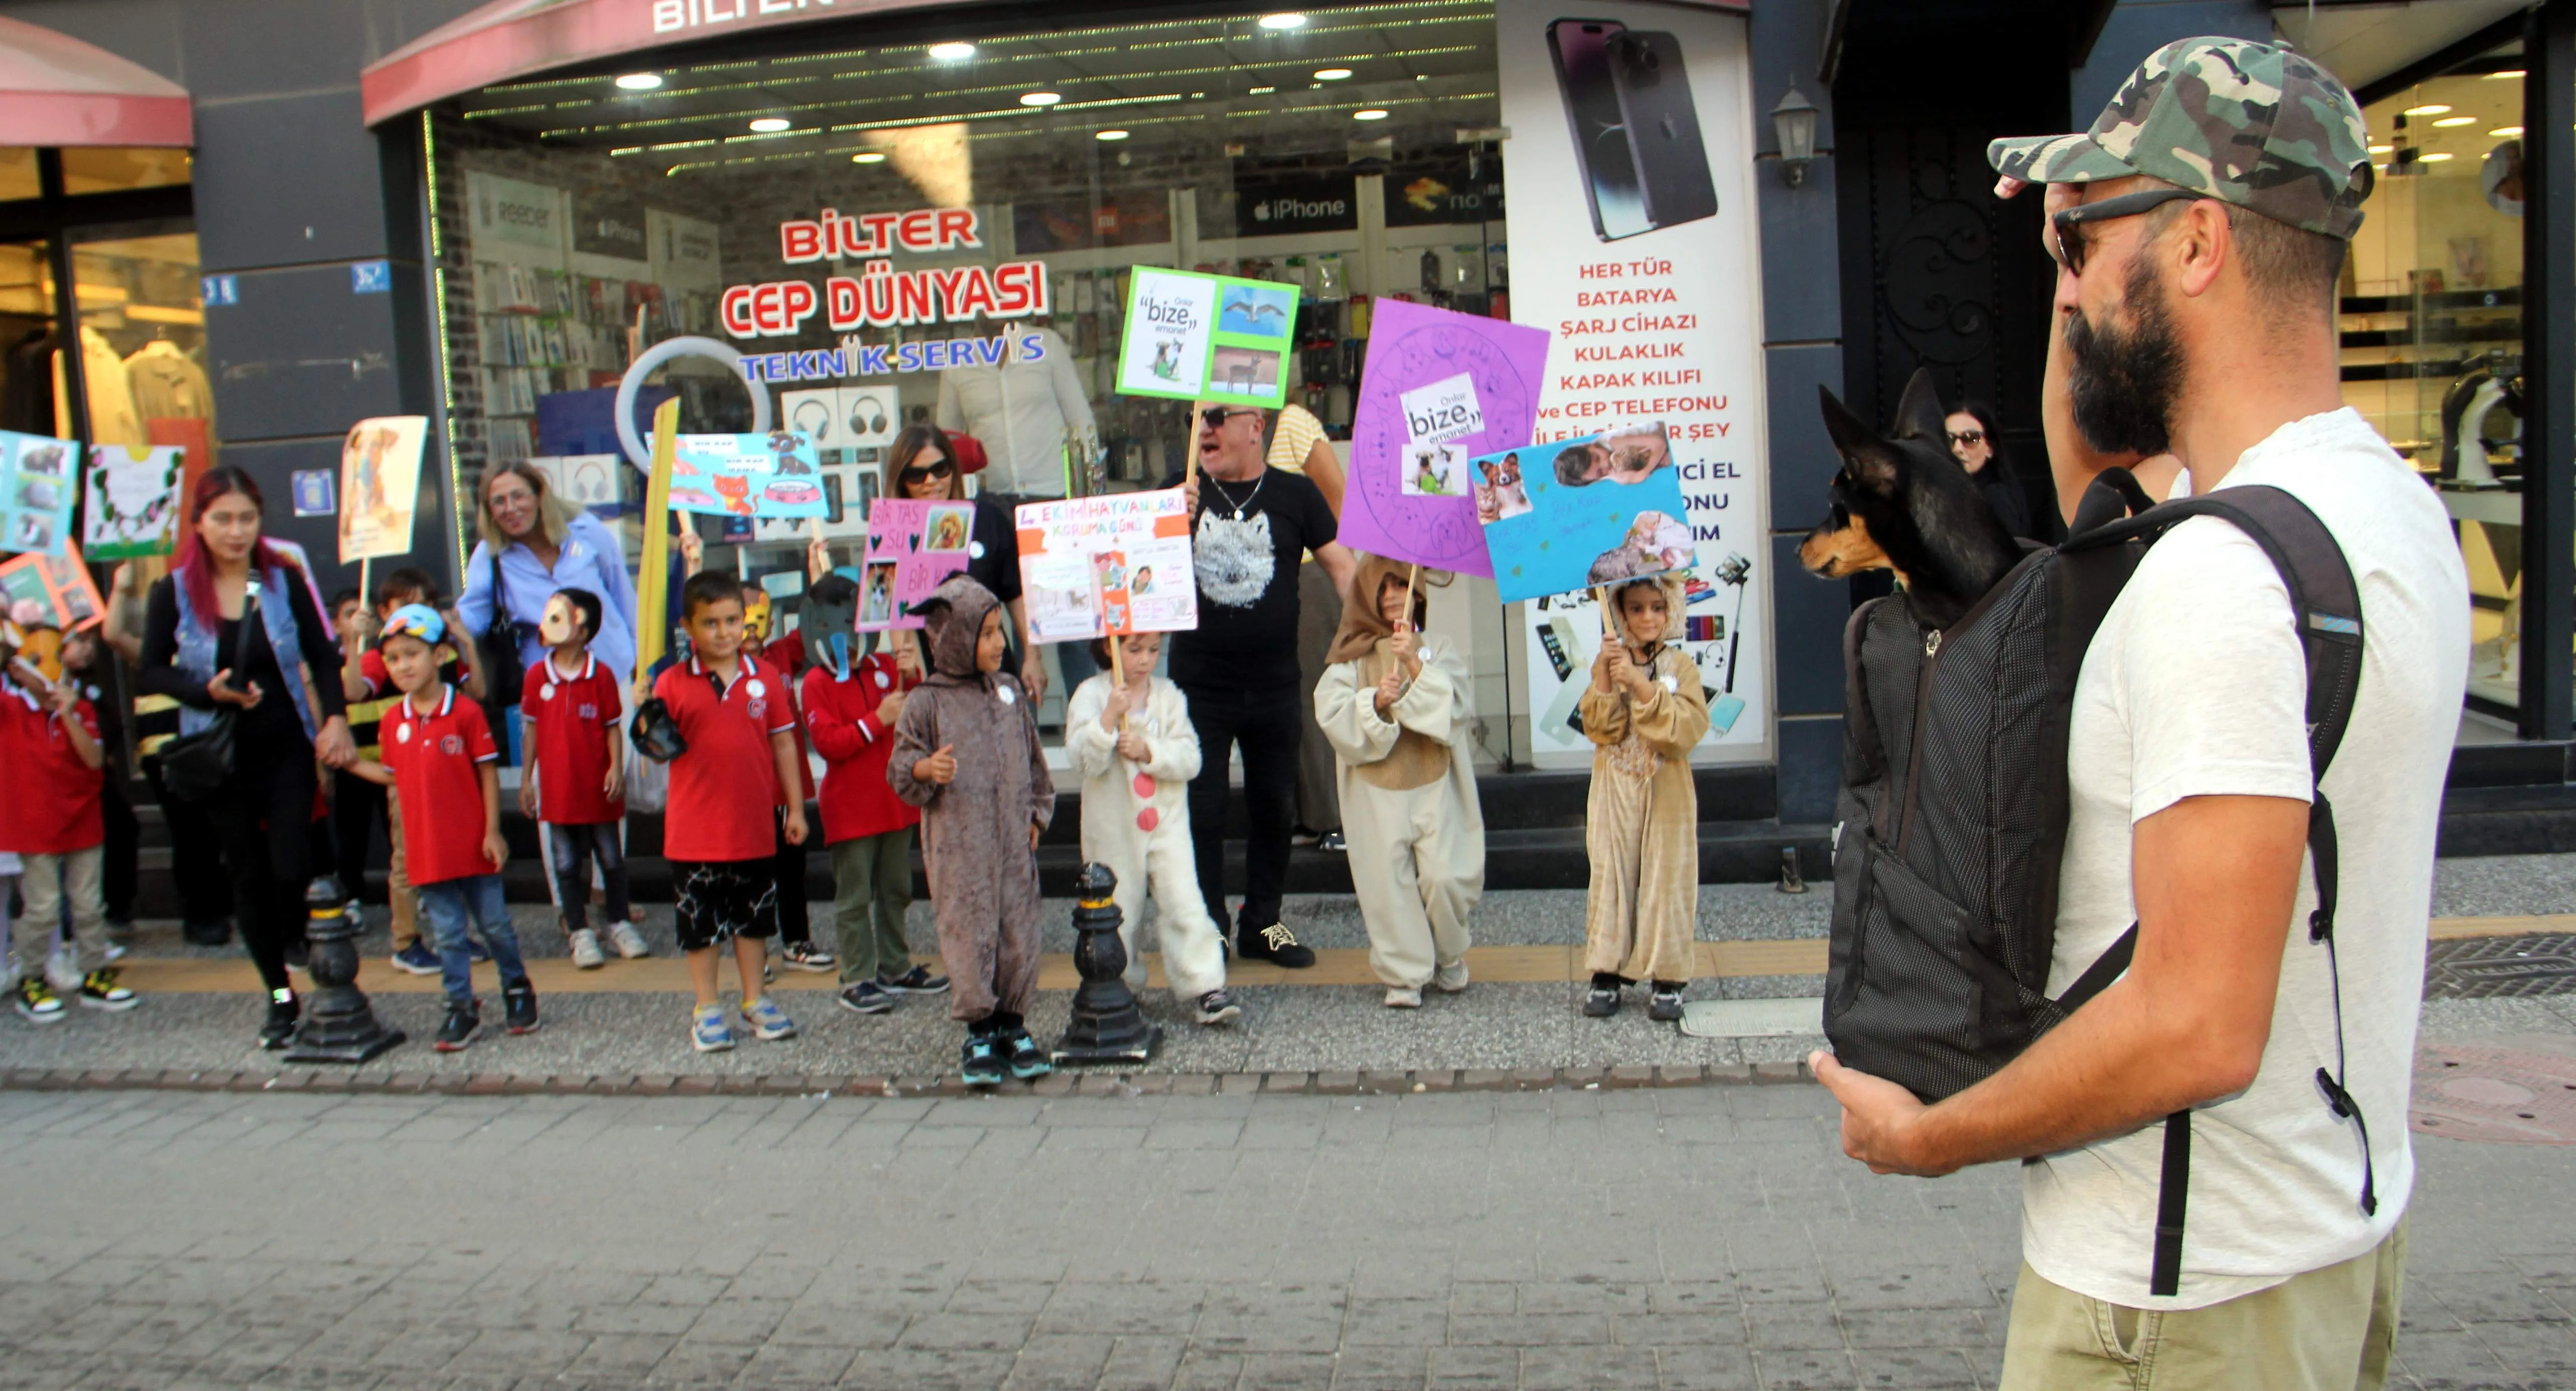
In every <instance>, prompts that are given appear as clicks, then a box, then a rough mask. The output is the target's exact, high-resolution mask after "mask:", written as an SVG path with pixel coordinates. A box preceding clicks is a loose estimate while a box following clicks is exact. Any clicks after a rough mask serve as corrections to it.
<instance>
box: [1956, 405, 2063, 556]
mask: <svg viewBox="0 0 2576 1391" xmlns="http://www.w3.org/2000/svg"><path fill="white" fill-rule="evenodd" d="M1942 423H1943V425H1944V426H1945V427H1946V428H1947V429H1948V431H1949V435H1950V457H1952V458H1954V459H1957V460H1958V461H1959V467H1961V468H1963V469H1966V470H1967V471H1968V476H1969V477H1971V478H1973V479H1975V480H1976V481H1977V490H1978V491H1979V492H1982V493H1984V494H1985V497H1986V505H1987V506H1989V507H1992V508H1994V509H1995V517H1996V519H1997V520H1999V521H2001V522H2002V523H2003V524H2004V530H2006V531H2009V532H2011V533H2012V534H2013V535H2014V536H2016V537H2027V538H2029V539H2031V540H2033V541H2044V540H2047V539H2048V538H2047V537H2045V536H2043V535H2041V534H2040V533H2039V532H2037V531H2034V530H2032V529H2031V525H2030V500H2029V499H2028V498H2026V497H2023V496H2022V489H2021V480H2020V479H2018V478H2016V477H2014V476H2013V471H2012V465H2011V464H2009V463H2006V462H2005V461H2004V443H2003V438H2002V436H2001V435H2000V434H1998V433H1997V432H1996V430H1995V408H1994V407H1992V406H1989V405H1987V404H1986V403H1985V402H1983V401H1961V402H1960V403H1959V404H1957V405H1955V406H1952V407H1951V408H1950V415H1949V418H1948V419H1947V420H1945V421H1943V422H1942Z"/></svg>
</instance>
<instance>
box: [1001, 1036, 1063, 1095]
mask: <svg viewBox="0 0 2576 1391" xmlns="http://www.w3.org/2000/svg"><path fill="white" fill-rule="evenodd" d="M1002 1047H1003V1048H1004V1049H1005V1050H1007V1051H1008V1052H1009V1054H1010V1058H1011V1075H1012V1076H1014V1077H1017V1078H1019V1079H1020V1080H1021V1081H1023V1082H1027V1081H1031V1080H1033V1079H1036V1078H1039V1077H1044V1076H1046V1075H1047V1074H1048V1073H1050V1072H1053V1071H1055V1063H1054V1062H1053V1061H1052V1060H1050V1059H1049V1058H1048V1057H1047V1055H1046V1050H1045V1049H1043V1048H1040V1047H1038V1041H1037V1040H1036V1039H1033V1038H1031V1037H1029V1031H1028V1030H1026V1029H1013V1030H1011V1032H1010V1033H1009V1035H1007V1036H1006V1037H1004V1038H1003V1040H1002Z"/></svg>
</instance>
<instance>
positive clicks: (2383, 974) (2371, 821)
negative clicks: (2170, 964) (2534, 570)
mask: <svg viewBox="0 0 2576 1391" xmlns="http://www.w3.org/2000/svg"><path fill="white" fill-rule="evenodd" d="M2255 483H2268V484H2271V485H2272V486H2274V487H2278V488H2281V489H2284V490H2286V491H2288V492H2290V493H2292V494H2295V495H2296V496H2297V497H2298V499H2299V500H2300V501H2301V502H2304V503H2306V504H2307V505H2308V507H2309V508H2310V510H2312V511H2314V512H2315V513H2316V514H2317V516H2318V518H2319V519H2320V520H2322V521H2323V522H2324V523H2325V525H2326V528H2327V530H2329V531H2331V532H2333V533H2334V537H2335V540H2336V542H2337V543H2338V544H2339V545H2341V546H2342V548H2343V553H2344V558H2345V561H2346V563H2347V564H2349V565H2350V566H2351V567H2352V571H2353V578H2354V580H2355V582H2356V583H2357V584H2358V586H2359V589H2360V593H2361V614H2362V628H2363V640H2364V644H2365V645H2364V647H2363V649H2362V664H2361V688H2360V695H2359V698H2358V700H2357V702H2356V703H2355V706H2354V710H2353V715H2352V722H2351V725H2350V726H2349V728H2348V729H2347V730H2346V731H2345V734H2344V739H2343V744H2342V748H2341V751H2340V752H2339V753H2338V755H2337V756H2336V758H2335V760H2334V762H2333V764H2332V765H2331V766H2330V767H2329V768H2328V769H2327V771H2326V779H2325V792H2326V796H2327V797H2328V799H2330V800H2331V801H2332V802H2333V803H2334V809H2335V827H2336V830H2337V832H2338V836H2339V843H2340V847H2341V859H2342V874H2341V885H2340V887H2341V892H2340V894H2339V896H2338V899H2337V905H2338V906H2337V912H2336V931H2335V937H2336V942H2337V944H2338V949H2339V951H2340V952H2341V957H2342V967H2343V1036H2344V1042H2345V1045H2346V1049H2347V1057H2348V1060H2349V1062H2348V1072H2347V1074H2346V1079H2345V1080H2346V1083H2347V1085H2348V1087H2349V1088H2350V1090H2351V1092H2352V1094H2353V1096H2354V1098H2355V1099H2356V1100H2358V1101H2359V1102H2360V1103H2361V1108H2362V1115H2363V1116H2364V1118H2366V1119H2367V1120H2368V1122H2369V1124H2370V1141H2371V1154H2372V1158H2373V1161H2374V1164H2375V1168H2376V1179H2377V1188H2378V1196H2379V1210H2378V1214H2377V1216H2376V1217H2365V1216H2363V1215H2362V1212H2361V1209H2360V1202H2359V1198H2360V1192H2361V1172H2362V1165H2361V1141H2360V1136H2359V1133H2358V1131H2357V1130H2356V1129H2355V1127H2354V1126H2353V1124H2352V1123H2351V1122H2350V1121H2339V1120H2337V1119H2335V1117H2334V1116H2333V1114H2332V1113H2330V1112H2329V1111H2328V1110H2327V1109H2326V1106H2325V1103H2324V1101H2323V1100H2322V1098H2321V1097H2320V1096H2319V1094H2318V1091H2317V1086H2316V1081H2315V1075H2316V1070H2317V1068H2319V1067H2320V1066H2323V1067H2327V1068H2332V1067H2333V1066H2334V1064H2335V1013H2334V1001H2333V994H2332V982H2331V981H2330V979H2329V977H2328V972H2327V961H2326V949H2325V948H2324V947H2323V946H2317V945H2312V944H2310V943H2309V941H2308V934H2307V931H2306V928H2305V924H2306V923H2307V920H2308V914H2309V912H2310V911H2311V910H2312V909H2314V908H2315V906H2316V887H2315V876H2314V874H2313V869H2312V868H2311V871H2310V872H2307V873H2303V874H2302V876H2301V879H2300V884H2299V898H2298V907H2297V911H2296V914H2295V916H2294V917H2293V918H2292V923H2293V927H2292V930H2291V931H2290V934H2289V938H2288V942H2287V944H2286V946H2285V947H2284V948H2283V957H2282V970H2281V986H2280V993H2279V995H2278V996H2277V998H2276V1000H2275V1002H2274V1005H2273V1013H2272V1033H2271V1039H2270V1042H2269V1043H2268V1044H2267V1045H2266V1046H2265V1048H2264V1050H2263V1062H2262V1067H2261V1070H2260V1071H2259V1072H2258V1073H2257V1074H2256V1076H2255V1079H2254V1083H2253V1085H2252V1086H2251V1087H2249V1088H2247V1089H2246V1090H2245V1091H2243V1092H2241V1093H2238V1094H2237V1095H2235V1096H2232V1097H2229V1098H2227V1099H2225V1100H2223V1101H2219V1102H2215V1103H2212V1104H2210V1105H2207V1106H2204V1107H2202V1108H2200V1109H2199V1110H2197V1111H2196V1112H2194V1114H2193V1117H2192V1134H2191V1184H2190V1205H2189V1212H2188V1215H2187V1217H2186V1219H2185V1225H2184V1232H2183V1247H2182V1263H2183V1270H2182V1282H2181V1286H2180V1292H2179V1293H2178V1294H2176V1295H2174V1296H2172V1297H2170V1298H2165V1299H2157V1298H2154V1297H2152V1296H2150V1295H2149V1294H2148V1293H2147V1277H2148V1270H2149V1266H2150V1265H2151V1263H2152V1256H2153V1245H2154V1230H2155V1213H2156V1194H2157V1180H2158V1176H2159V1174H2160V1173H2161V1171H2162V1161H2163V1145H2164V1127H2163V1126H2162V1125H2161V1124H2155V1125H2150V1126H2148V1127H2147V1128H2145V1129H2144V1130H2140V1131H2137V1132H2134V1133H2132V1134H2129V1135H2125V1136H2122V1137H2120V1138H2118V1139H2114V1140H2108V1141H2104V1142H2102V1143H2099V1144H2094V1145H2087V1146H2084V1147H2083V1148H2080V1149H2075V1150H2070V1151H2067V1152H2065V1153H2062V1154H2054V1155H2050V1156H2048V1157H2047V1158H2046V1159H2044V1160H2041V1161H2040V1162H2038V1163H2035V1164H2032V1165H2030V1166H2029V1167H2028V1168H2026V1169H2025V1170H2024V1171H2023V1180H2022V1251H2023V1255H2024V1257H2025V1258H2026V1259H2027V1260H2028V1261H2029V1262H2030V1265H2031V1268H2032V1269H2034V1270H2036V1271H2038V1272H2039V1273H2040V1274H2041V1275H2042V1276H2044V1277H2046V1278H2047V1279H2049V1280H2050V1281H2053V1282H2054V1283H2056V1284H2058V1285H2060V1286H2063V1287H2065V1288H2067V1289H2070V1290H2074V1291H2076V1292H2077V1293H2079V1294H2086V1295H2091V1296H2093V1297H2094V1298H2097V1299H2103V1300H2108V1301H2110V1302H2112V1303H2115V1304H2123V1305H2128V1306H2130V1307H2132V1308H2161V1309H2193V1308H2200V1307H2203V1306H2206V1305H2210V1304H2216V1303H2219V1302H2220V1301H2222V1300H2227V1299H2233V1298H2235V1297H2237V1296H2239V1295H2245V1294H2251V1293H2253V1292H2254V1291H2256V1290H2260V1289H2264V1288H2267V1287H2269V1286H2272V1285H2277V1284H2279V1283H2281V1282H2282V1281H2284V1280H2287V1279H2289V1278H2290V1277H2291V1276H2294V1275H2298V1274H2302V1273H2304V1272H2306V1271H2310V1270H2316V1269H2319V1268H2322V1267H2324V1266H2328V1265H2332V1264H2334V1263H2336V1262H2338V1261H2344V1260H2349V1259H2351V1258H2352V1257H2354V1256H2358V1255H2360V1254H2362V1253H2363V1252H2365V1251H2368V1250H2370V1249H2371V1248H2372V1247H2373V1246H2375V1245H2377V1244H2378V1242H2379V1241H2380V1239H2381V1238H2383V1237H2385V1236H2386V1235H2387V1234H2388V1232H2389V1231H2390V1230H2391V1229H2392V1228H2394V1227H2395V1226H2396V1224H2397V1220H2398V1218H2399V1217H2400V1216H2401V1215H2402V1214H2403V1213H2404V1212H2405V1211H2406V1200H2407V1195H2408V1193H2409V1192H2410V1191H2411V1190H2412V1188H2413V1185H2414V1179H2415V1162H2414V1153H2413V1151H2412V1149H2411V1148H2410V1147H2409V1145H2408V1143H2407V1120H2406V1100H2407V1089H2408V1084H2409V1079H2410V1076H2411V1073H2412V1070H2413V1066H2412V1065H2413V1057H2414V1050H2415V1025H2416V1014H2417V1011H2418V1009H2419V1008H2420V1007H2421V1005H2422V1002H2423V984H2424V944H2425V935H2426V932H2427V930H2428V928H2429V926H2430V918H2431V913H2432V895H2433V837H2434V831H2435V827H2436V824H2437V822H2438V819H2439V816H2440V812H2441V800H2442V782H2443V777H2444V775H2445V773H2446V772H2447V771H2448V769H2449V766H2450V756H2451V741H2452V733H2453V730H2454V728H2455V727H2456V726H2457V725H2458V723H2459V712H2460V702H2461V697H2462V693H2463V687H2464V686H2465V684H2466V681H2467V673H2468V660H2469V587H2468V576H2467V572H2466V571H2465V570H2464V569H2463V568H2462V566H2461V563H2460V551H2459V547H2458V545H2457V544H2456V543H2455V542H2453V540H2452V539H2451V528H2450V521H2449V518H2448V517H2447V516H2446V515H2445V514H2444V512H2443V510H2442V505H2441V502H2440V501H2439V500H2438V499H2437V498H2435V496H2434V495H2433V492H2432V490H2431V489H2429V488H2427V487H2425V486H2424V483H2423V481H2422V480H2421V479H2420V478H2418V477H2417V476H2416V474H2415V472H2414V470H2413V469H2411V468H2409V467H2407V466H2406V464H2405V463H2404V462H2403V461H2402V460H2400V459H2399V458H2398V457H2397V455H2396V454H2395V453H2394V452H2392V451H2391V450H2390V449H2389V447H2388V445H2387V444H2386V443H2385V442H2384V441H2382V440H2381V439H2380V437H2379V436H2378V434H2377V433H2376V432H2374V431H2373V430H2372V429H2371V428H2370V426H2369V425H2368V424H2367V423H2365V422H2364V421H2363V420H2362V418H2361V416H2360V415H2359V414H2358V413H2357V412H2354V411H2352V410H2349V409H2346V410H2338V411H2332V412H2328V413H2326V414H2323V415H2314V416H2310V417H2308V418H2307V419H2304V420H2298V421H2293V422H2291V423H2290V424H2287V425H2284V426H2282V427H2281V428H2280V429H2278V430H2276V431H2274V432H2273V433H2272V435H2271V436H2270V437H2269V438H2267V439H2265V440H2264V441H2263V442H2262V443H2260V444H2258V445H2256V446H2254V447H2253V448H2252V449H2249V450H2247V451H2245V454H2244V456H2243V457H2242V458H2241V459H2239V460H2238V461H2237V464H2236V467H2235V468H2234V469H2233V470H2231V471H2230V472H2229V473H2228V474H2227V476H2226V478H2225V479H2224V480H2223V481H2222V482H2221V484H2220V485H2219V491H2223V490H2225V489H2227V488H2232V487H2238V486H2241V485H2246V484H2255ZM2306 707H2307V670H2306V663H2305V660H2304V658H2303V656H2302V654H2301V652H2300V648H2299V642H2298V639H2297V636H2296V635H2295V634H2294V633H2293V632H2292V630H2291V622H2290V602H2289V592H2288V590H2287V589H2286V588H2285V587H2284V586H2283V585H2282V583H2281V578H2280V574H2279V572H2278V571H2276V570H2274V569H2273V568H2272V563H2271V561H2270V560H2268V559H2267V558H2265V556H2264V554H2263V552H2262V550H2261V549H2260V548H2258V547H2257V546H2256V545H2255V543H2254V542H2253V540H2252V539H2250V538H2249V537H2247V536H2246V535H2245V533H2243V532H2241V531H2239V530H2237V529H2236V528H2235V527H2234V526H2232V525H2230V524H2228V523H2227V522H2225V521H2222V520H2220V519H2218V518H2215V517H2195V518H2193V519H2191V520H2189V521H2186V522H2184V523H2182V524H2181V525H2179V526H2177V527H2175V528H2174V529H2173V530H2172V531H2171V532H2169V533H2168V534H2167V535H2166V536H2165V537H2164V539H2162V540H2160V541H2158V542H2157V543H2156V545H2155V547H2154V548H2153V549H2152V550H2150V551H2148V552H2147V555H2146V558H2145V559H2144V560H2143V561H2141V562H2140V563H2139V565H2138V569H2137V572H2136V574H2135V575H2134V576H2133V577H2132V578H2131V579H2130V580H2129V583H2128V587H2127V588H2126V589H2124V590H2123V591H2122V592H2121V594H2120V597H2119V598H2118V599H2117V600H2115V601H2114V602H2113V603H2112V605H2111V609H2110V612H2109V613H2108V615H2106V616H2105V617H2104V619H2103V622H2102V626H2101V628H2100V630H2099V631H2098V632H2097V633H2096V634H2095V636H2094V638H2093V645H2092V647H2091V648H2090V649H2088V650H2087V651H2086V653H2085V654H2084V666H2083V670H2082V672H2081V674H2080V675H2079V676H2078V678H2077V680H2076V685H2075V706H2074V710H2073V713H2072V716H2071V720H2072V723H2071V728H2070V734H2069V739H2068V756H2067V780H2068V783H2069V789H2068V791H2069V796H2070V802H2071V809H2070V810H2071V814H2070V817H2069V823H2068V827H2067V838H2066V855H2065V860H2064V863H2063V865H2062V867H2061V870H2060V876H2059V905H2058V919H2057V954H2056V960H2055V961H2054V963H2053V964H2052V967H2051V969H2050V972H2049V993H2050V994H2052V995H2054V994H2056V993H2058V992H2060V991H2063V990H2065V989H2066V987H2067V986H2068V985H2070V984H2072V983H2073V982H2074V980H2075V978H2076V976H2078V975H2079V974H2081V973H2082V972H2083V970H2084V969H2085V968H2086V967H2087V966H2090V965H2091V964H2092V963H2093V961H2094V960H2095V958H2097V957H2098V956H2100V955H2101V953H2102V952H2103V951H2104V950H2105V949H2107V948H2108V947H2109V946H2110V945H2111V943H2112V942H2113V941H2114V940H2115V939H2117V938H2118V937H2119V935H2120V934H2121V933H2122V932H2123V931H2125V930H2126V929H2127V928H2128V926H2129V924H2130V923H2132V922H2133V921H2135V920H2136V918H2137V905H2136V901H2135V899H2134V897H2133V895H2132V893H2131V884H2130V859H2129V850H2130V828H2131V826H2132V825H2133V824H2134V823H2136V822H2138V821H2141V820H2144V819H2145V818H2147V817H2149V816H2152V815H2154V814H2155V813H2157V812H2159V811H2162V810H2164V809H2165V808H2166V807H2169V806H2172V805H2173V804H2174V803H2176V802H2178V801H2181V800H2182V799H2183V798H2185V797H2194V796H2208V795H2249V796H2264V797H2287V798H2294V799H2296V800H2298V801H2302V802H2304V801H2308V800H2309V799H2310V791H2311V784H2310V781H2309V772H2308V753H2307V737H2306Z"/></svg>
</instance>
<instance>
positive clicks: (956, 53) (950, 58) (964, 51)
mask: <svg viewBox="0 0 2576 1391" xmlns="http://www.w3.org/2000/svg"><path fill="white" fill-rule="evenodd" d="M930 56H931V57H933V58H936V59H938V60H939V61H941V62H943V63H954V62H956V61H958V60H959V59H961V58H972V57H974V56H975V45H973V44H971V43H935V44H932V45H931V46H930Z"/></svg>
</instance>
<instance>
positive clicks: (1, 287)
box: [0, 241, 55, 435]
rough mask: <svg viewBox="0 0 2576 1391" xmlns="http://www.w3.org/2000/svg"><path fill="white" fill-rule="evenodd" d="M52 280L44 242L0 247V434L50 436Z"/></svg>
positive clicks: (51, 398)
mask: <svg viewBox="0 0 2576 1391" xmlns="http://www.w3.org/2000/svg"><path fill="white" fill-rule="evenodd" d="M53 331H54V276H53V270H52V260H51V257H50V253H49V251H48V248H47V247H46V245H45V243H43V242H40V241H39V242H24V241H22V242H0V430H16V431H20V432H21V433H25V434H33V435H50V434H53V433H54V423H55V422H54V373H53V349H52V341H51V337H52V334H53Z"/></svg>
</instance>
